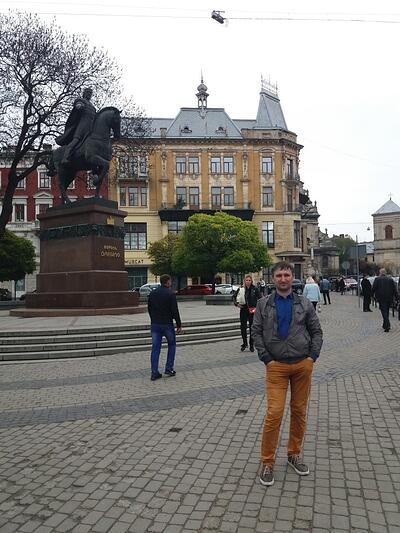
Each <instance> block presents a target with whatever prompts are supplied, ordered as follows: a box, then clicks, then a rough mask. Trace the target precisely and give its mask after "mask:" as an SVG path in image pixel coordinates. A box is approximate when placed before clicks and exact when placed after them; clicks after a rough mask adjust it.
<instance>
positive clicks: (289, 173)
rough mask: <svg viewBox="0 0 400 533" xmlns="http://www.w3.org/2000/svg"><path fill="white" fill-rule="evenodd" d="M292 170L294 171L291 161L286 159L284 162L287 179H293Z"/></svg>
mask: <svg viewBox="0 0 400 533" xmlns="http://www.w3.org/2000/svg"><path fill="white" fill-rule="evenodd" d="M293 170H294V165H293V159H288V160H287V161H286V177H287V178H293V174H294V173H293Z"/></svg>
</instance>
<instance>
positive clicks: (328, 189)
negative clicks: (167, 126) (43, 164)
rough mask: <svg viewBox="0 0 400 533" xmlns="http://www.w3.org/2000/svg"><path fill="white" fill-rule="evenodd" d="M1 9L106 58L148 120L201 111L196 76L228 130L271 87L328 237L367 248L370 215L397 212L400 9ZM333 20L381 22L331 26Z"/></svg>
mask: <svg viewBox="0 0 400 533" xmlns="http://www.w3.org/2000/svg"><path fill="white" fill-rule="evenodd" d="M278 5H279V7H278ZM8 8H13V9H21V10H27V11H36V12H37V13H42V14H43V17H45V18H48V19H51V18H52V15H53V14H54V15H55V16H56V20H57V22H58V23H59V25H60V26H62V27H63V28H65V29H66V30H68V31H70V32H75V33H86V34H87V35H88V36H89V39H90V41H91V43H93V44H94V45H96V46H102V47H104V48H105V49H106V50H108V51H109V53H110V54H111V55H112V56H115V57H116V58H117V59H118V62H119V64H120V65H121V66H122V67H123V69H124V82H125V85H126V90H127V93H128V94H133V95H134V97H135V100H136V102H137V103H138V104H139V105H141V106H142V107H143V108H144V109H145V111H146V113H147V115H148V116H149V117H171V118H173V117H175V116H176V114H177V113H178V111H179V108H180V107H187V106H196V105H197V100H196V97H195V93H196V87H197V85H198V83H199V81H200V72H201V70H203V75H204V82H205V83H206V85H207V86H208V89H209V91H208V92H209V93H210V96H209V99H208V104H209V106H210V107H224V108H225V109H226V111H227V113H228V114H229V116H230V117H231V118H234V119H235V118H236V119H237V118H249V119H254V118H255V116H256V112H257V106H258V99H259V91H260V77H261V74H263V76H264V77H266V78H267V79H268V78H270V79H271V81H273V82H276V83H277V84H278V91H279V97H280V100H281V105H282V109H283V112H284V115H285V118H286V123H287V125H288V128H289V129H290V130H291V131H293V132H295V133H297V136H298V142H299V143H300V144H302V145H304V148H303V149H302V151H301V153H300V158H301V160H300V176H301V179H302V181H303V182H304V185H305V187H306V188H307V189H309V191H310V196H311V199H312V200H313V201H315V200H316V201H317V205H318V209H319V212H320V215H321V216H320V219H319V220H320V227H321V229H322V230H324V229H325V228H327V229H328V233H329V234H332V233H336V234H338V233H348V234H350V235H352V236H353V237H354V238H355V236H356V234H358V238H359V240H360V241H362V240H372V238H373V234H372V217H371V214H372V213H373V212H374V211H376V210H377V209H378V208H379V207H381V205H383V204H384V203H385V202H386V201H387V200H388V199H389V195H390V194H391V197H392V200H393V201H395V202H396V203H397V204H400V190H399V181H398V180H399V177H400V172H399V167H400V165H399V161H398V160H399V153H400V150H399V146H400V143H399V136H400V128H399V122H400V120H399V119H400V105H399V95H400V90H399V68H400V67H399V63H400V62H399V50H400V47H399V39H400V6H398V1H396V0H381V1H380V2H379V3H377V2H372V1H369V0H336V1H335V2H333V1H331V2H328V1H325V0H315V1H313V0H302V1H301V2H299V0H293V1H291V0H280V2H279V3H278V2H273V3H272V2H268V1H266V0H247V2H243V1H238V0H215V1H211V0H203V1H202V2H195V1H193V0H169V2H168V3H167V2H165V1H160V0H148V1H146V0H115V1H114V2H112V3H111V2H107V1H106V0H97V1H96V0H84V1H79V2H77V1H76V0H69V1H68V2H63V1H61V0H52V1H42V2H41V1H34V0H30V1H29V2H21V1H19V0H12V1H7V0H6V1H5V0H0V10H1V11H5V10H7V9H8ZM213 9H216V10H224V11H225V13H223V16H225V17H227V18H228V19H229V20H228V24H227V25H226V24H224V25H221V24H218V23H217V22H215V21H214V20H212V19H211V18H210V15H211V11H212V10H213ZM272 18H275V20H272ZM293 18H297V19H303V20H286V19H293ZM307 18H312V19H317V18H319V19H323V20H322V21H308V20H304V19H307ZM338 18H341V19H343V18H346V19H353V20H355V19H363V20H375V21H385V22H336V21H330V22H329V21H327V19H338ZM367 227H370V228H371V231H367Z"/></svg>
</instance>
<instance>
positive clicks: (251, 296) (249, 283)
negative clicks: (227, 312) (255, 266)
mask: <svg viewBox="0 0 400 533" xmlns="http://www.w3.org/2000/svg"><path fill="white" fill-rule="evenodd" d="M259 299H260V291H259V290H258V289H257V287H256V286H255V285H254V284H253V278H252V277H251V276H250V274H247V275H246V277H245V278H244V287H240V289H238V290H237V291H236V294H235V298H234V302H235V305H236V307H240V331H241V333H242V340H243V344H242V346H241V347H240V350H241V351H242V352H244V351H245V349H246V348H247V346H248V345H247V323H248V324H249V329H250V351H251V352H254V344H253V337H252V335H251V326H252V325H253V318H254V313H255V310H256V306H257V300H259Z"/></svg>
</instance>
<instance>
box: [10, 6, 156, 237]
mask: <svg viewBox="0 0 400 533" xmlns="http://www.w3.org/2000/svg"><path fill="white" fill-rule="evenodd" d="M0 28H1V32H0V150H1V152H0V156H3V157H6V158H7V159H8V160H9V161H10V164H9V168H10V171H9V177H8V184H7V187H6V189H5V191H4V194H3V192H1V195H2V196H3V198H2V204H3V205H2V211H1V214H0V238H1V236H2V234H3V233H4V229H5V227H6V224H7V222H8V220H9V218H10V216H11V213H12V200H13V197H14V193H15V189H16V187H17V185H18V182H20V181H21V180H23V179H24V178H25V177H26V176H27V175H28V174H30V173H31V172H32V171H34V170H35V169H36V168H37V167H38V166H39V165H42V164H46V160H47V156H48V148H49V146H48V145H49V143H50V144H51V143H52V142H53V140H54V138H55V137H56V136H57V135H60V133H61V132H62V129H63V125H64V123H65V119H66V117H67V115H68V113H69V111H70V110H71V107H72V104H73V102H74V100H75V99H76V98H77V96H81V94H82V91H83V89H84V88H85V87H91V88H92V89H93V93H94V98H93V99H94V101H95V104H97V106H103V105H114V106H117V107H121V108H122V111H123V113H124V115H125V116H126V115H128V116H129V117H131V119H130V120H129V121H127V126H126V127H127V128H128V130H129V128H133V130H136V132H137V135H136V137H137V138H138V139H140V138H141V137H143V136H145V135H146V134H147V133H148V131H149V122H148V121H147V120H146V118H145V116H144V114H143V112H142V111H140V109H138V108H136V106H135V105H134V104H133V101H132V99H128V100H127V99H124V96H123V91H122V87H121V71H120V69H119V67H118V65H117V63H116V61H115V60H114V59H112V58H110V57H109V56H108V54H107V53H106V52H105V51H104V50H102V49H99V48H95V47H92V46H90V44H89V42H88V40H87V38H86V37H85V36H82V35H73V34H68V33H66V32H64V31H63V30H62V29H61V28H59V27H58V26H57V25H56V24H55V22H54V21H53V22H52V23H50V24H46V23H45V22H43V21H42V20H41V19H40V18H39V17H38V16H37V15H34V14H30V13H21V12H9V13H8V14H0ZM127 133H128V131H127ZM46 149H47V153H46Z"/></svg>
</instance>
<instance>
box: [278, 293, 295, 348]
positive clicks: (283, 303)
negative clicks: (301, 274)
mask: <svg viewBox="0 0 400 533" xmlns="http://www.w3.org/2000/svg"><path fill="white" fill-rule="evenodd" d="M275 306H276V317H277V320H278V335H279V337H280V338H281V339H286V338H287V336H288V334H289V328H290V324H291V322H292V314H293V293H292V292H291V293H290V294H289V295H288V296H287V297H286V298H285V297H283V296H281V295H280V294H278V293H277V292H275Z"/></svg>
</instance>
